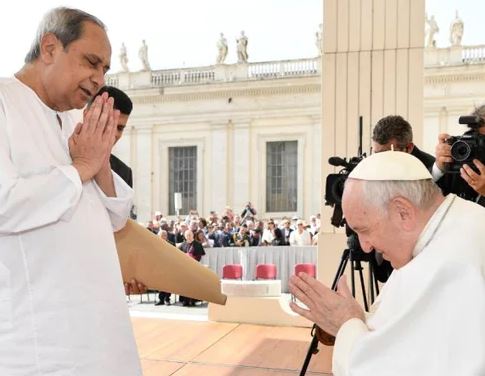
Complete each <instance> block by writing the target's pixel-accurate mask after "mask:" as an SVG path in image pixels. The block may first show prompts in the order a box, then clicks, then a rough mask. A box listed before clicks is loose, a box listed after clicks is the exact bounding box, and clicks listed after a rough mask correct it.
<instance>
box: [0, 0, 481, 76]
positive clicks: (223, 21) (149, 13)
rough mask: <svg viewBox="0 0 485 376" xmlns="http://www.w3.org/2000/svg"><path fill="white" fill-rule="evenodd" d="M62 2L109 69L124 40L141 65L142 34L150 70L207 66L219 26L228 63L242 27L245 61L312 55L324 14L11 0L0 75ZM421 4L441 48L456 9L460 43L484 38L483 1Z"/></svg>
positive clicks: (246, 3)
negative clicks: (105, 54) (76, 13)
mask: <svg viewBox="0 0 485 376" xmlns="http://www.w3.org/2000/svg"><path fill="white" fill-rule="evenodd" d="M61 5H63V6H70V7H76V8H80V9H83V10H85V11H87V12H90V13H92V14H94V15H96V16H97V17H98V18H100V19H101V20H102V21H103V22H104V23H105V24H106V25H107V27H108V34H109V37H110V40H111V43H112V48H113V56H112V70H111V72H117V71H119V70H120V65H119V59H118V54H119V50H120V47H121V43H122V42H124V43H125V45H126V47H127V51H128V59H129V61H128V66H129V68H130V70H131V71H136V70H140V69H141V62H140V61H139V59H138V49H139V48H140V45H141V41H142V40H143V39H145V40H146V43H147V45H148V57H149V61H150V65H151V67H152V69H154V70H155V69H170V68H180V67H194V66H206V65H212V64H214V63H215V59H216V56H217V48H216V43H217V40H218V39H219V33H221V32H223V33H224V35H225V37H226V39H227V41H228V45H229V53H228V57H227V59H226V63H235V62H236V60H237V57H236V49H235V46H236V38H237V37H238V36H239V34H240V32H241V30H244V31H245V34H246V35H247V37H248V39H249V43H248V53H249V61H250V62H259V61H271V60H285V59H297V58H308V57H315V56H316V55H317V49H316V46H315V33H316V31H317V30H318V28H319V24H320V23H321V22H322V19H323V16H322V15H323V10H322V8H323V1H322V0H239V1H235V0H205V1H204V0H170V1H169V0H138V1H129V2H128V1H126V2H122V1H117V2H114V1H109V0H108V1H99V0H96V1H93V0H83V1H73V0H66V1H57V0H42V1H35V2H34V1H31V0H16V1H11V2H9V5H8V8H7V7H6V6H4V7H3V10H2V12H1V13H0V35H2V48H3V52H2V54H1V56H2V58H1V63H0V76H10V75H12V74H13V73H15V72H16V71H17V70H18V69H19V68H20V67H21V66H22V64H23V59H24V56H25V54H26V53H27V51H28V49H29V47H30V45H31V43H32V40H33V37H34V35H35V30H36V28H37V25H38V23H39V21H40V19H41V17H42V15H43V14H44V13H45V12H46V11H47V10H49V9H51V8H53V7H56V6H61ZM426 8H427V13H428V15H432V14H433V15H435V18H436V20H437V23H438V26H439V28H440V32H439V33H438V34H437V35H436V38H437V45H438V47H446V46H447V45H448V38H449V26H450V23H451V21H452V20H453V19H454V17H455V9H458V10H459V14H460V17H461V18H462V19H463V21H464V24H465V28H464V29H465V31H464V35H463V44H465V45H476V44H485V33H483V32H482V30H481V28H480V26H481V23H480V21H481V20H480V17H483V14H485V1H482V0H461V1H459V0H427V2H426Z"/></svg>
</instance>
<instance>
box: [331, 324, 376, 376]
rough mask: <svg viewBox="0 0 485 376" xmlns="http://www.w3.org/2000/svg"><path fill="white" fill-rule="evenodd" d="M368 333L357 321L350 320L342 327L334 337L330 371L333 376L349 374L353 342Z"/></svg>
mask: <svg viewBox="0 0 485 376" xmlns="http://www.w3.org/2000/svg"><path fill="white" fill-rule="evenodd" d="M368 331H369V328H368V327H367V325H366V324H365V323H364V322H363V321H362V320H359V319H350V320H348V321H346V322H345V324H344V325H342V327H341V328H340V330H339V331H338V333H337V336H336V337H335V347H334V348H333V358H332V371H333V374H334V375H335V376H345V375H349V374H350V373H349V359H350V352H351V351H352V348H353V346H354V344H355V342H356V341H357V340H359V338H361V337H362V336H364V335H365V334H366V333H367V332H368Z"/></svg>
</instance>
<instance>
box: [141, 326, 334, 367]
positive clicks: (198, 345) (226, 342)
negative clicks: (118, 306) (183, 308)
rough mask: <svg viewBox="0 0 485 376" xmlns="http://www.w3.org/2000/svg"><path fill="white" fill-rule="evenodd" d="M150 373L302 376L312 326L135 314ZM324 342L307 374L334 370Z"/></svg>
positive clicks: (328, 350) (142, 351)
mask: <svg viewBox="0 0 485 376" xmlns="http://www.w3.org/2000/svg"><path fill="white" fill-rule="evenodd" d="M132 322H133V327H134V331H135V337H136V341H137V344H138V350H139V354H140V358H141V362H142V366H143V371H144V375H145V376H164V375H175V376H193V375H202V376H206V375H207V376H226V375H227V376H228V375H231V376H276V375H298V374H299V370H300V368H301V365H302V363H303V360H304V358H305V355H306V353H307V350H308V346H309V345H310V340H311V337H310V330H309V329H306V328H293V327H271V326H259V325H248V324H231V323H215V322H193V321H174V320H162V319H146V318H132ZM330 370H331V350H330V349H329V348H327V347H325V346H320V352H319V353H318V354H317V355H314V356H313V357H312V361H311V363H310V367H309V369H308V372H307V375H331V372H330Z"/></svg>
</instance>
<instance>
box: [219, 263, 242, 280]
mask: <svg viewBox="0 0 485 376" xmlns="http://www.w3.org/2000/svg"><path fill="white" fill-rule="evenodd" d="M242 274H243V269H242V265H239V264H228V265H224V266H223V267H222V279H242Z"/></svg>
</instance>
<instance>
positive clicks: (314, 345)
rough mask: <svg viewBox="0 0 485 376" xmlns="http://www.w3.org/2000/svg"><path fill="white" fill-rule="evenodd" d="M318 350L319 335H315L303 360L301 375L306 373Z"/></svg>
mask: <svg viewBox="0 0 485 376" xmlns="http://www.w3.org/2000/svg"><path fill="white" fill-rule="evenodd" d="M317 352H318V338H317V335H316V334H314V335H313V339H312V343H311V344H310V347H309V348H308V351H307V354H306V357H305V361H304V362H303V366H302V367H301V371H300V376H304V375H305V373H306V370H307V368H308V365H309V364H310V360H311V358H312V355H313V354H316V353H317Z"/></svg>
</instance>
